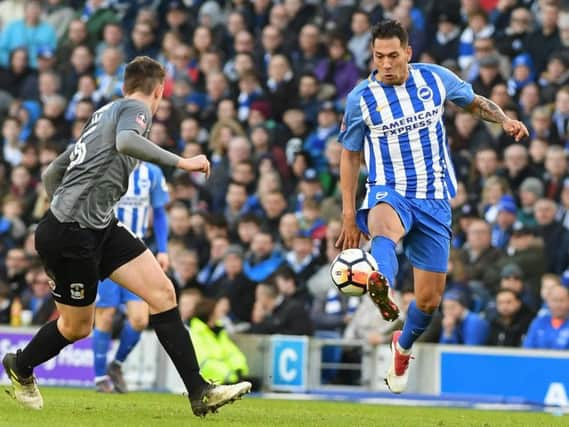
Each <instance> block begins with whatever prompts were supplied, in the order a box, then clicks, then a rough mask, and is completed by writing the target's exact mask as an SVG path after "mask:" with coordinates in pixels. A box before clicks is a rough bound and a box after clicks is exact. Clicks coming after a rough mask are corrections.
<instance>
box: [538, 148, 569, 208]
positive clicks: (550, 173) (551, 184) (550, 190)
mask: <svg viewBox="0 0 569 427" xmlns="http://www.w3.org/2000/svg"><path fill="white" fill-rule="evenodd" d="M566 177H567V159H566V157H565V150H563V148H561V147H560V146H558V145H552V146H551V147H549V148H548V149H547V151H546V153H545V173H544V176H543V178H544V179H543V181H544V184H545V192H543V194H542V196H545V197H547V198H549V199H553V200H554V201H556V202H558V201H559V198H560V195H561V190H562V188H563V182H564V180H565V178H566ZM542 196H540V197H542Z"/></svg>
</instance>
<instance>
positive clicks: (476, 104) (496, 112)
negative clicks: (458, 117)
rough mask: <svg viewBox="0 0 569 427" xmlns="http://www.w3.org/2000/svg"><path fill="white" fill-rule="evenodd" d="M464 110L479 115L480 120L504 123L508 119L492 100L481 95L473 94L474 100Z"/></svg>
mask: <svg viewBox="0 0 569 427" xmlns="http://www.w3.org/2000/svg"><path fill="white" fill-rule="evenodd" d="M466 111H468V112H470V113H472V114H474V115H475V116H478V117H480V118H481V119H482V120H487V121H489V122H494V123H504V121H505V120H507V119H508V116H506V114H505V113H504V111H502V109H501V108H500V107H499V106H498V105H497V104H496V103H495V102H494V101H491V100H489V99H488V98H485V97H483V96H481V95H475V96H474V101H472V104H470V105H469V106H468V107H466Z"/></svg>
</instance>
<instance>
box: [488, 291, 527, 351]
mask: <svg viewBox="0 0 569 427" xmlns="http://www.w3.org/2000/svg"><path fill="white" fill-rule="evenodd" d="M534 316H535V313H533V312H532V311H531V310H530V309H529V308H528V307H527V306H526V305H525V304H523V303H522V300H521V298H520V295H519V294H518V293H516V292H514V291H512V290H510V289H500V290H499V291H498V293H497V294H496V315H495V316H494V317H492V318H491V319H489V322H490V331H489V333H488V340H487V342H486V345H493V346H499V347H520V346H521V345H522V342H523V339H524V337H525V334H526V332H527V330H528V328H529V325H530V323H531V321H532V319H533V318H534Z"/></svg>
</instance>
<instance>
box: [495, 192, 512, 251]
mask: <svg viewBox="0 0 569 427" xmlns="http://www.w3.org/2000/svg"><path fill="white" fill-rule="evenodd" d="M497 212H498V214H497V216H496V222H495V224H494V226H493V227H492V246H494V247H496V248H498V249H506V248H507V247H508V243H509V241H510V236H511V232H512V227H513V225H514V223H515V222H516V218H517V214H518V208H517V206H516V203H515V202H514V199H513V198H512V196H510V195H506V196H502V197H501V199H500V202H499V203H498V206H497Z"/></svg>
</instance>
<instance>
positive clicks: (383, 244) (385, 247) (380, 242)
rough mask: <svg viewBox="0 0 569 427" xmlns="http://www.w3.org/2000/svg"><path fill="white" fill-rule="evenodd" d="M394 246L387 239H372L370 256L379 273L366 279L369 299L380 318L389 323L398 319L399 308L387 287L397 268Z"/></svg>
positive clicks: (379, 237)
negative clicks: (375, 263)
mask: <svg viewBox="0 0 569 427" xmlns="http://www.w3.org/2000/svg"><path fill="white" fill-rule="evenodd" d="M395 246H396V245H395V242H394V241H393V240H391V239H389V238H387V237H384V236H375V237H374V238H373V240H372V242H371V254H372V256H373V257H374V258H375V260H376V262H377V265H378V269H379V271H372V272H371V273H370V275H369V276H368V279H367V290H368V293H369V297H370V298H371V300H372V301H373V302H374V304H375V305H376V306H377V308H378V309H379V312H380V313H381V316H382V317H383V318H384V319H385V320H388V321H391V322H393V321H395V320H397V318H398V317H399V308H398V307H397V304H395V302H393V300H392V299H391V297H390V295H389V291H390V289H389V286H390V285H393V283H394V281H395V275H396V274H397V268H398V266H397V256H396V254H395Z"/></svg>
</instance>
